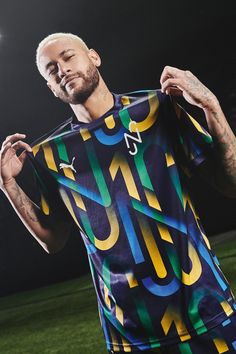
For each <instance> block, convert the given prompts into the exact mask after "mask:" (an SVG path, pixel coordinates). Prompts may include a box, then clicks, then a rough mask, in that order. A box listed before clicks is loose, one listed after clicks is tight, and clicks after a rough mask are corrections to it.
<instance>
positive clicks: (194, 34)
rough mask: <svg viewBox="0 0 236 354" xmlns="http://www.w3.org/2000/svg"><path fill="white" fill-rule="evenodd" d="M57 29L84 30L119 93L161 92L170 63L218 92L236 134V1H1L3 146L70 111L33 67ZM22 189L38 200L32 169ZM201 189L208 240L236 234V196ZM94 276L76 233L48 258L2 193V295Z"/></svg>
mask: <svg viewBox="0 0 236 354" xmlns="http://www.w3.org/2000/svg"><path fill="white" fill-rule="evenodd" d="M54 32H72V33H75V34H78V35H79V36H81V37H82V38H83V39H84V41H85V42H86V43H87V44H88V46H89V47H93V48H95V49H96V50H97V51H98V52H99V53H100V55H101V57H102V68H101V73H102V75H103V77H104V79H105V81H106V83H107V84H108V87H109V88H110V90H111V91H113V92H118V93H121V92H128V91H130V90H137V89H144V88H158V87H159V77H160V74H161V72H162V70H163V68H164V66H165V65H172V66H176V67H178V68H181V69H188V70H191V71H192V72H193V73H194V74H195V75H196V76H197V77H198V78H199V79H200V80H201V81H202V82H203V83H204V84H205V85H206V86H208V87H209V88H210V89H211V90H212V91H213V92H214V93H215V94H216V95H217V97H218V99H219V100H220V102H221V105H222V108H223V110H224V112H225V114H226V117H227V119H228V122H229V123H230V125H231V127H232V128H233V129H234V131H236V65H235V64H236V50H235V34H236V5H235V1H224V2H223V1H204V2H203V1H202V2H201V1H169V2H164V1H158V0H149V1H146V2H145V1H143V0H142V1H140V0H138V1H137V0H136V1H133V0H129V1H108V0H100V1H89V0H57V1H54V0H51V1H45V0H44V1H37V0H21V1H18V0H8V1H3V0H0V37H1V38H0V78H1V84H0V97H1V99H0V119H1V131H0V140H1V143H2V141H3V140H4V139H5V137H6V136H7V135H9V134H13V133H15V132H21V133H25V134H26V135H27V139H26V141H28V142H31V141H33V140H34V139H36V138H37V137H39V136H41V135H42V134H44V133H46V132H47V131H48V130H49V129H52V128H53V127H54V126H55V125H58V124H59V123H60V122H62V121H64V120H65V119H66V118H68V117H69V116H70V115H71V110H70V107H67V106H66V105H65V104H63V103H61V102H60V101H59V100H58V99H56V98H55V97H54V96H53V95H52V94H51V92H50V91H49V90H48V88H47V86H46V82H45V81H44V80H43V79H42V78H41V77H40V75H39V73H38V72H37V68H36V66H35V64H34V62H35V50H36V47H37V45H38V42H39V41H40V40H42V39H43V38H44V37H45V36H46V35H48V34H50V33H54ZM188 109H190V113H192V112H191V108H188ZM193 112H194V113H195V115H196V114H197V115H198V116H199V117H200V120H201V119H202V113H201V112H195V110H194V109H193ZM19 183H21V185H22V186H23V187H24V188H25V189H26V190H27V191H28V192H29V194H30V196H32V197H33V198H36V197H37V195H36V194H35V191H34V190H33V180H32V174H31V169H30V166H29V165H28V164H27V163H26V166H25V169H24V171H23V173H22V174H21V176H20V179H19ZM193 193H194V194H195V198H196V205H197V207H198V209H199V214H200V216H201V217H202V222H203V225H204V226H205V230H206V232H207V234H208V236H212V235H215V234H218V233H221V232H224V231H227V230H230V229H234V228H235V226H236V222H235V211H236V200H235V199H230V198H225V197H223V196H221V195H220V194H219V193H218V192H216V191H215V190H213V189H212V188H211V187H210V186H208V185H205V184H204V183H203V182H201V181H199V180H197V179H196V178H195V179H194V180H193ZM87 271H88V264H87V258H86V254H85V250H84V246H83V244H82V241H81V240H80V236H79V234H78V232H76V229H74V230H73V232H72V235H71V237H70V240H69V242H68V244H67V246H66V247H65V248H64V249H63V250H62V251H61V252H60V253H58V254H56V255H48V254H47V253H46V252H45V251H44V250H43V249H42V248H41V246H39V244H38V243H37V242H36V241H35V240H34V239H33V237H32V236H31V235H30V234H29V233H28V232H27V230H26V229H25V228H24V226H23V225H22V224H21V222H20V221H19V220H18V218H17V216H16V215H15V212H14V211H13V209H12V208H11V206H10V204H9V203H8V201H7V199H6V197H5V196H4V195H3V193H1V195H0V295H6V294H8V293H11V292H15V291H19V290H23V289H29V288H33V287H38V286H42V285H46V284H49V283H52V282H57V281H62V280H65V279H69V278H72V277H76V276H79V275H81V274H83V273H85V272H87Z"/></svg>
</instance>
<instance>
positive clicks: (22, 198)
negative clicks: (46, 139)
mask: <svg viewBox="0 0 236 354" xmlns="http://www.w3.org/2000/svg"><path fill="white" fill-rule="evenodd" d="M19 138H24V135H22V134H14V135H11V136H9V137H7V138H6V140H5V141H4V142H3V144H2V149H1V154H0V162H1V164H0V166H1V180H0V187H1V189H2V191H3V192H4V194H5V195H6V197H7V198H8V200H9V202H10V203H11V205H12V206H13V208H14V210H15V211H16V213H17V215H18V216H19V217H20V219H21V221H22V222H23V224H24V225H25V226H26V228H27V229H28V230H29V232H30V233H31V234H32V235H33V236H34V237H35V239H36V240H37V241H38V242H39V243H40V245H41V246H42V247H43V248H44V249H45V251H47V252H48V253H54V252H57V251H59V250H60V249H61V248H63V246H64V245H65V243H66V241H67V239H68V236H69V232H70V230H71V226H72V222H71V223H70V222H68V223H67V222H64V221H63V222H61V221H59V220H58V221H57V222H54V223H52V222H51V220H50V217H47V216H45V215H44V214H43V212H42V211H41V209H40V208H39V207H38V206H37V205H36V204H35V203H34V202H33V201H32V200H30V198H29V197H28V196H27V195H26V194H25V193H24V191H23V190H22V189H21V188H20V186H19V185H18V184H17V182H16V180H15V177H16V176H17V175H18V174H19V172H20V171H21V169H22V167H23V164H24V161H25V157H26V151H24V152H23V153H22V154H21V155H20V156H19V157H18V156H17V155H16V151H17V149H19V148H24V149H26V150H27V151H31V148H30V146H29V145H28V144H26V143H24V142H23V141H20V140H18V139H19Z"/></svg>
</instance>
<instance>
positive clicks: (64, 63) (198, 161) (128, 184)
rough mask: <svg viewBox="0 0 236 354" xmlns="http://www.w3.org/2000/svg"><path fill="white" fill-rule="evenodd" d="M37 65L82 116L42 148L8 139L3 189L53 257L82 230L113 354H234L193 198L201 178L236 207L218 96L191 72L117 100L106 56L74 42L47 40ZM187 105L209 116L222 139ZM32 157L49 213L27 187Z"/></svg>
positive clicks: (235, 177)
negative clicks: (178, 98)
mask: <svg viewBox="0 0 236 354" xmlns="http://www.w3.org/2000/svg"><path fill="white" fill-rule="evenodd" d="M36 61H37V66H38V69H39V71H40V73H41V75H42V76H43V77H44V78H45V80H46V81H47V85H48V87H49V89H50V90H51V91H52V92H53V94H54V95H55V96H56V97H59V98H60V99H61V100H62V101H64V102H67V103H68V104H69V105H70V106H71V108H72V110H73V112H74V116H73V117H72V118H70V119H68V120H67V121H65V122H63V123H62V124H61V125H60V126H58V127H56V128H55V129H54V130H53V131H52V132H50V133H48V134H47V135H46V136H44V137H42V138H40V139H39V140H38V141H37V142H35V143H33V144H31V146H30V145H28V144H27V143H25V142H23V139H24V138H25V135H24V134H13V135H11V136H9V137H7V138H6V139H5V141H4V142H3V144H2V149H1V178H2V181H1V188H2V190H3V192H4V193H5V194H6V196H7V197H8V199H9V201H10V202H11V203H12V205H13V207H14V208H15V210H16V212H17V213H18V215H19V217H20V218H21V220H22V222H23V223H24V224H25V225H26V227H27V228H28V230H29V231H30V232H31V234H32V235H33V236H34V237H35V238H36V239H37V240H38V242H39V243H40V244H41V245H42V247H43V248H44V249H45V250H46V251H47V252H49V253H52V252H57V251H58V250H60V249H61V248H62V247H63V246H64V244H65V243H66V241H67V238H68V235H69V233H70V228H71V224H72V221H71V220H72V219H73V220H74V221H75V222H76V224H77V226H78V228H79V230H80V233H81V235H82V238H83V241H84V243H85V246H86V248H87V251H88V259H89V263H90V268H91V272H92V276H93V281H94V286H95V289H96V293H97V299H98V308H99V314H100V319H101V324H102V327H103V331H104V336H105V339H106V344H107V348H108V351H110V352H112V353H113V352H118V351H121V352H122V351H123V352H133V353H138V352H145V353H148V352H160V353H194V354H195V353H224V352H234V351H235V350H236V335H235V333H236V315H235V309H236V304H235V301H234V297H233V295H232V293H231V291H230V288H229V285H228V283H227V281H226V280H225V278H224V276H223V274H222V272H221V270H220V268H219V266H218V262H217V259H216V257H215V256H214V255H213V253H212V252H211V250H210V245H209V242H208V240H207V238H206V236H205V234H204V230H203V228H202V225H201V223H200V220H199V217H198V215H197V214H196V211H195V209H194V206H193V204H192V201H191V198H190V196H189V193H188V189H187V180H188V178H189V176H190V175H191V174H192V173H194V172H195V171H199V172H200V173H201V174H202V175H203V177H204V178H206V179H207V180H208V181H209V182H211V183H213V185H214V186H215V187H216V188H218V190H220V191H221V192H222V193H224V194H225V195H227V196H229V197H235V196H236V138H235V136H234V134H233V132H232V131H231V129H230V127H229V125H228V123H227V121H226V119H225V117H224V114H223V112H222V110H221V108H220V105H219V102H218V100H217V98H216V97H215V95H214V94H213V93H212V92H211V91H210V90H209V89H208V88H206V87H205V86H204V85H203V84H202V83H201V82H200V81H199V80H198V79H197V78H196V77H195V76H194V75H193V74H192V73H191V72H189V71H182V70H179V69H177V68H173V67H168V66H167V67H165V68H164V70H163V73H162V75H161V79H160V83H161V90H144V91H136V92H132V93H128V94H123V95H117V94H114V93H112V92H110V91H109V89H108V87H107V86H106V84H105V82H104V80H103V79H102V77H101V75H100V73H99V71H98V67H99V66H100V65H101V59H100V56H99V55H98V53H97V52H96V51H95V50H93V49H88V47H87V46H86V44H85V43H84V42H83V41H82V40H81V39H80V38H79V37H77V36H74V35H72V34H63V33H58V34H53V35H50V36H48V37H46V38H45V39H44V40H43V41H42V42H41V43H40V44H39V47H38V49H37V58H36ZM175 95H182V96H183V97H184V98H185V99H186V100H187V101H188V102H189V103H191V104H193V105H196V106H198V107H200V108H202V109H203V110H204V113H205V116H206V120H207V124H208V128H209V132H210V134H211V135H210V134H209V133H208V132H207V131H206V130H205V129H204V128H203V127H201V125H200V124H199V123H198V122H197V121H196V120H195V119H193V118H192V117H191V116H190V115H188V114H187V113H186V112H185V111H184V110H183V109H182V108H181V107H180V106H179V104H177V103H176V102H175V100H174V99H173V96H175ZM20 148H23V149H25V151H24V152H23V153H22V154H21V155H20V156H19V157H17V155H16V152H17V150H18V149H20ZM27 155H28V157H29V158H30V160H31V162H32V164H33V166H34V168H35V171H36V173H37V177H38V183H39V188H40V191H41V195H42V203H41V207H38V206H36V205H35V204H34V203H33V202H32V201H31V200H30V199H29V198H28V197H27V196H26V194H25V193H24V192H23V191H22V189H21V188H20V187H19V186H18V184H17V182H16V180H15V177H16V176H17V175H18V174H19V172H20V171H21V169H22V167H23V164H24V161H25V158H26V156H27ZM65 207H66V208H65Z"/></svg>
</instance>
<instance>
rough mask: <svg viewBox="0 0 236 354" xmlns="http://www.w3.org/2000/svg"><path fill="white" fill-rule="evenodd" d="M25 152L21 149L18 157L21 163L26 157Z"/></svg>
mask: <svg viewBox="0 0 236 354" xmlns="http://www.w3.org/2000/svg"><path fill="white" fill-rule="evenodd" d="M26 156H27V153H26V151H23V152H22V153H21V154H20V155H19V156H18V159H19V160H20V162H21V163H22V164H23V163H24V161H25V159H26Z"/></svg>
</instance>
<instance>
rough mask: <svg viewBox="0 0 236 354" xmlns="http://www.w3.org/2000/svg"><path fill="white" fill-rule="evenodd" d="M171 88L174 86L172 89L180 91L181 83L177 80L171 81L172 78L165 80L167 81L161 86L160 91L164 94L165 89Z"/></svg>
mask: <svg viewBox="0 0 236 354" xmlns="http://www.w3.org/2000/svg"><path fill="white" fill-rule="evenodd" d="M173 86H174V87H177V88H179V89H181V81H180V80H179V79H173V78H171V79H167V80H166V81H165V82H164V83H163V84H162V86H161V91H162V92H165V93H166V91H167V89H168V88H169V87H173Z"/></svg>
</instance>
